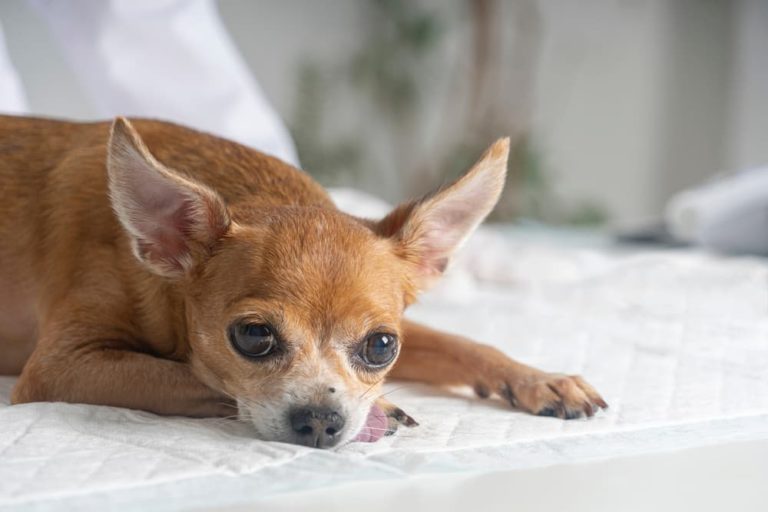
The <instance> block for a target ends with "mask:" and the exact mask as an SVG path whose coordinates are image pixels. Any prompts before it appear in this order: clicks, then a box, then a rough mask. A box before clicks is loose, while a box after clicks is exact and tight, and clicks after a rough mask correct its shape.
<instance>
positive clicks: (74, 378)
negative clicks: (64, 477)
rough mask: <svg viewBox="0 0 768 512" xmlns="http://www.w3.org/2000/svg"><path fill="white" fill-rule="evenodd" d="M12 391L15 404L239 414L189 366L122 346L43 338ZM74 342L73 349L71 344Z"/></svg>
mask: <svg viewBox="0 0 768 512" xmlns="http://www.w3.org/2000/svg"><path fill="white" fill-rule="evenodd" d="M41 342H42V344H40V345H38V347H37V349H36V350H35V352H34V353H33V354H32V356H31V357H30V359H29V361H28V362H27V364H26V366H25V367H24V370H23V371H22V373H21V376H20V378H19V380H18V382H17V383H16V386H15V388H14V390H13V394H12V396H11V402H12V403H14V404H20V403H26V402H42V401H46V402H54V401H59V402H62V401H63V402H74V403H87V404H95V405H111V406H116V407H126V408H130V409H141V410H145V411H150V412H154V413H157V414H166V415H181V416H197V417H208V416H234V415H236V414H237V408H236V406H235V405H234V403H233V402H232V401H230V400H228V399H227V398H226V397H224V396H222V395H221V394H219V393H217V392H216V391H214V390H212V389H211V388H209V387H208V386H206V385H204V384H203V383H202V382H200V381H199V380H198V379H197V378H196V377H195V376H194V375H193V374H192V372H191V370H190V367H189V365H187V364H184V363H181V362H177V361H171V360H167V359H160V358H157V357H154V356H151V355H148V354H144V353H140V352H135V351H132V350H130V349H129V348H120V347H119V346H117V345H116V344H115V343H114V342H110V343H106V342H105V343H101V342H97V341H94V342H88V343H86V344H82V345H81V346H79V347H77V346H73V345H72V344H68V343H66V341H65V340H58V341H57V340H47V341H46V340H41ZM67 347H68V348H67Z"/></svg>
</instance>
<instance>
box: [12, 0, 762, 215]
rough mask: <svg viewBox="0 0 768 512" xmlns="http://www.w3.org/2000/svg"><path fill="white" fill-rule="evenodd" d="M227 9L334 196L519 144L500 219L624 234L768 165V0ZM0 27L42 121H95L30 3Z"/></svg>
mask: <svg viewBox="0 0 768 512" xmlns="http://www.w3.org/2000/svg"><path fill="white" fill-rule="evenodd" d="M219 8H220V12H221V15H222V18H223V20H224V22H225V24H226V25H227V26H228V27H229V29H230V31H231V35H232V37H233V39H234V40H235V42H236V43H237V45H238V46H239V48H240V50H241V51H242V53H243V56H244V58H245V59H246V61H247V62H248V64H249V65H250V67H251V68H252V70H253V73H254V75H255V76H256V78H257V79H258V80H259V82H260V83H261V85H262V87H263V88H264V90H265V91H266V93H267V96H268V97H269V98H270V100H271V101H272V102H273V103H274V105H275V106H276V108H277V110H278V111H279V112H280V114H281V115H282V116H283V118H284V119H285V120H286V122H287V124H288V125H289V127H290V129H291V131H292V133H293V136H294V138H295V139H296V142H297V145H298V149H299V154H300V158H301V160H302V164H303V167H304V168H305V169H307V170H308V171H309V172H311V173H312V174H313V175H315V176H316V177H317V178H318V179H320V180H321V181H322V182H323V183H325V184H327V185H346V186H355V187H358V188H362V189H365V190H368V191H371V192H374V193H376V194H378V195H380V196H383V197H385V198H386V199H390V200H394V199H399V198H403V197H404V196H413V195H415V194H418V193H421V192H424V191H426V190H428V189H429V188H431V186H432V185H434V184H435V183H441V182H443V181H445V180H447V179H449V178H451V177H453V176H455V175H456V174H458V173H459V172H460V171H461V170H462V169H463V168H465V167H466V166H467V165H468V164H469V163H470V162H471V160H472V159H474V158H476V157H477V156H478V155H479V153H480V152H481V151H482V150H483V148H484V147H486V146H487V145H488V144H490V142H492V140H493V139H495V138H496V137H498V136H502V135H510V136H512V137H513V141H514V143H515V154H514V157H513V160H512V162H511V166H510V171H511V176H510V184H509V187H508V189H507V191H506V192H505V197H504V200H503V204H502V205H501V207H500V208H499V211H498V213H497V216H498V217H500V218H504V219H510V218H513V217H516V216H525V217H529V218H535V219H540V220H544V221H547V222H553V223H567V224H601V223H610V224H614V225H616V224H618V225H631V224H634V223H638V222H644V221H646V220H648V219H652V218H655V217H657V216H658V215H659V214H660V212H661V210H662V208H663V205H664V204H665V202H666V200H667V199H668V198H669V197H670V196H671V195H672V194H673V193H675V192H676V191H678V190H680V189H682V188H685V187H689V186H691V185H695V184H697V183H699V182H701V181H703V180H705V179H707V178H708V177H710V176H712V175H713V174H715V173H718V172H721V171H725V170H738V169H741V168H745V167H749V166H755V165H759V164H766V163H768V60H767V58H766V56H768V2H766V1H765V0H731V1H723V0H583V1H576V2H575V1H572V0H518V1H513V0H418V1H416V0H411V1H408V0H317V1H307V0H221V1H220V3H219ZM0 23H2V25H3V28H4V30H5V34H6V38H7V45H8V47H9V51H10V54H11V58H12V60H13V62H14V64H15V65H16V67H17V68H18V70H19V71H20V73H21V78H22V81H23V82H24V85H25V88H26V90H27V94H28V99H29V102H30V105H31V107H32V110H33V112H35V113H37V114H43V115H51V116H61V117H68V118H76V119H91V118H93V117H94V109H93V108H92V106H91V105H89V103H88V101H87V99H86V97H85V95H84V94H83V93H82V91H81V89H80V86H79V84H78V83H77V82H76V80H75V79H74V77H73V75H72V73H71V72H70V71H69V70H68V69H67V66H66V63H65V61H64V60H63V58H62V56H61V54H60V53H59V51H58V50H57V48H56V45H55V44H54V43H53V41H52V39H51V37H50V36H49V35H48V33H47V27H46V26H45V24H44V23H43V22H42V21H41V20H39V19H38V18H37V17H36V15H35V13H34V12H33V11H32V10H31V9H30V8H29V7H28V6H27V4H26V3H25V2H24V1H23V0H5V1H3V2H0ZM157 79H158V80H162V79H163V77H157ZM212 79H215V77H212Z"/></svg>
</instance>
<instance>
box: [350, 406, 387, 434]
mask: <svg viewBox="0 0 768 512" xmlns="http://www.w3.org/2000/svg"><path fill="white" fill-rule="evenodd" d="M388 426H389V421H388V420H387V415H386V414H384V411H382V410H381V408H380V407H379V406H377V405H373V406H372V407H371V410H370V411H368V418H367V419H366V420H365V426H364V427H363V429H362V430H361V431H360V433H359V434H357V437H355V438H354V439H353V441H361V442H363V443H375V442H376V441H378V440H379V439H381V438H382V437H384V433H385V432H386V431H387V427H388Z"/></svg>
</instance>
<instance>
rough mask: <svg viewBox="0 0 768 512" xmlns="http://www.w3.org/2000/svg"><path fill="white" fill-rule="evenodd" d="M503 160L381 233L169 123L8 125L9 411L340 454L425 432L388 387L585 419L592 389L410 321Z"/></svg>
mask: <svg viewBox="0 0 768 512" xmlns="http://www.w3.org/2000/svg"><path fill="white" fill-rule="evenodd" d="M508 151H509V141H508V140H507V139H502V140H500V141H498V142H496V143H495V144H494V145H493V146H491V148H490V149H489V150H488V151H487V152H486V153H485V155H483V156H482V158H481V159H480V160H479V162H478V163H477V164H475V166H474V167H472V168H471V169H470V170H469V171H468V172H467V173H466V174H465V175H464V176H462V177H461V178H460V179H459V180H457V181H456V182H454V183H453V184H451V185H450V186H448V187H445V188H442V189H441V190H439V191H437V192H435V193H433V194H430V195H428V196H426V197H424V198H421V199H419V200H417V201H413V202H409V203H406V204H403V205H401V206H399V207H398V208H396V209H395V210H394V211H393V212H392V213H390V214H389V215H388V216H386V217H385V218H384V219H382V220H379V221H372V220H362V219H358V218H355V217H352V216H350V215H346V214H344V213H342V212H340V211H339V210H337V209H336V208H335V207H334V205H333V203H332V202H331V200H330V199H329V197H328V195H327V194H326V193H325V191H324V190H323V189H322V188H321V187H320V186H319V185H318V184H316V183H315V182H314V181H312V179H310V178H309V176H307V175H306V174H304V173H302V172H301V171H299V170H297V169H294V168H293V167H291V166H289V165H287V164H285V163H283V162H281V161H279V160H277V159H275V158H272V157H269V156H267V155H264V154H262V153H259V152H258V151H254V150H252V149H249V148H247V147H243V146H241V145H238V144H235V143H233V142H229V141H226V140H222V139H219V138H216V137H213V136H211V135H206V134H203V133H199V132H196V131H194V130H191V129H188V128H183V127H181V126H177V125H174V124H170V123H164V122H158V121H149V120H139V119H136V120H132V121H130V122H129V121H128V120H126V119H123V118H118V119H117V120H116V121H115V122H114V123H112V126H111V129H110V124H109V123H91V124H80V123H70V122H60V121H52V120H44V119H31V118H21V117H10V116H0V240H2V242H1V243H0V374H20V378H19V380H18V382H17V384H16V387H15V389H14V391H13V396H12V401H13V403H14V404H21V403H26V402H36V401H67V402H83V403H90V404H103V405H112V406H118V407H129V408H134V409H144V410H147V411H152V412H155V413H158V414H173V415H187V416H231V415H234V414H235V413H237V414H239V417H240V418H241V419H243V420H246V421H249V422H250V423H252V424H253V427H254V428H255V430H256V433H257V435H258V436H259V437H260V438H262V439H266V440H273V441H284V442H291V443H299V444H304V445H308V446H316V447H320V448H328V447H331V446H334V445H337V444H339V443H343V442H345V441H349V440H353V439H358V440H368V441H370V440H375V439H377V438H379V437H381V435H383V434H384V433H385V432H387V433H390V432H392V431H394V429H395V428H396V427H397V425H398V423H400V424H405V425H409V426H410V425H414V424H415V422H414V421H413V420H412V419H411V418H410V417H409V416H408V415H407V414H405V413H404V412H403V411H402V410H400V409H398V408H397V407H395V406H394V405H393V404H391V403H389V402H387V401H385V400H383V399H375V397H377V396H378V393H377V390H378V389H379V387H380V386H381V383H382V381H383V380H384V377H385V376H389V377H394V378H402V379H411V380H417V381H423V382H428V383H431V384H435V385H445V386H456V385H466V386H471V387H473V388H474V389H475V391H476V392H477V394H478V395H480V396H481V397H488V396H490V395H491V394H497V395H499V396H501V397H502V398H504V399H505V400H508V401H509V402H510V403H511V404H512V405H513V406H514V407H517V408H519V409H522V410H525V411H529V412H532V413H534V414H539V415H548V416H558V417H560V418H564V419H567V418H575V417H578V416H581V415H586V416H592V415H593V414H594V412H595V411H596V410H597V409H598V408H600V407H603V408H604V407H606V404H605V402H604V401H603V399H602V398H601V397H600V396H599V395H598V394H597V393H596V392H595V391H594V390H593V389H592V388H591V387H590V386H589V385H588V384H587V383H586V382H584V380H582V379H581V378H580V377H577V376H565V375H560V374H551V373H545V372H542V371H539V370H536V369H533V368H530V367H528V366H525V365H523V364H520V363H517V362H515V361H512V360H510V359H509V358H507V357H506V356H505V355H504V354H502V353H501V352H499V351H498V350H496V349H494V348H491V347H489V346H486V345H480V344H477V343H474V342H472V341H470V340H467V339H464V338H460V337H457V336H453V335H450V334H446V333H442V332H438V331H435V330H432V329H429V328H427V327H423V326H420V325H416V324H413V323H411V322H409V321H407V320H403V319H402V315H403V311H404V310H405V309H406V308H407V307H408V305H409V304H411V303H413V302H414V300H415V299H416V297H417V295H418V293H419V292H420V291H422V290H424V289H426V288H427V287H429V285H430V284H431V283H432V282H433V281H434V280H435V279H436V278H438V277H439V276H440V275H441V274H442V273H443V271H444V270H445V268H446V265H447V264H448V261H449V258H450V257H451V255H452V253H453V252H454V251H455V250H456V249H457V247H458V246H459V245H460V244H461V243H462V242H463V241H464V240H465V239H466V238H467V236H468V235H469V234H470V233H471V232H472V230H473V229H474V228H475V227H477V225H478V224H479V223H480V222H481V221H482V220H483V219H484V218H485V216H486V215H487V214H488V213H489V212H490V211H491V209H492V208H493V206H494V205H495V203H496V201H497V200H498V197H499V194H500V192H501V190H502V187H503V184H504V176H505V173H506V166H507V156H508Z"/></svg>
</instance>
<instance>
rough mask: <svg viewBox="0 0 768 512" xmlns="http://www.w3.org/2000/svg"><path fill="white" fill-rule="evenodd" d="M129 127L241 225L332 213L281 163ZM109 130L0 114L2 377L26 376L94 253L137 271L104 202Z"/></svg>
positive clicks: (233, 147) (318, 191)
mask: <svg viewBox="0 0 768 512" xmlns="http://www.w3.org/2000/svg"><path fill="white" fill-rule="evenodd" d="M133 124H134V126H135V128H136V129H137V130H138V132H139V133H140V134H141V136H142V138H143V139H144V141H145V142H146V144H147V146H148V147H149V149H150V151H151V152H152V154H153V155H154V156H155V157H156V158H157V159H158V160H159V161H160V162H161V163H163V164H165V165H166V166H167V167H169V168H172V169H174V170H176V171H178V172H179V173H180V174H182V175H186V176H188V177H190V178H192V179H193V180H195V181H198V182H200V183H203V184H206V185H208V186H209V187H210V188H212V189H214V190H216V191H217V192H218V193H219V194H220V195H221V196H222V197H223V198H224V200H225V201H226V202H227V203H228V205H229V207H230V209H231V213H232V216H233V219H234V220H235V221H242V222H248V220H249V218H251V217H253V216H256V215H259V214H260V213H263V212H264V210H265V209H266V208H269V207H275V206H281V205H290V204H301V205H312V204H315V205H318V206H323V207H328V208H333V205H332V203H331V201H330V199H328V196H327V195H326V193H325V191H324V190H323V189H322V188H321V187H320V186H319V185H317V184H316V183H315V182H314V181H312V180H311V179H310V178H309V177H308V176H307V175H305V174H304V173H302V172H300V171H298V170H296V169H294V168H293V167H291V166H290V165H287V164H285V163H283V162H281V161H280V160H277V159H275V158H272V157H269V156H267V155H264V154H262V153H259V152H257V151H254V150H252V149H249V148H246V147H244V146H241V145H239V144H236V143H233V142H229V141H226V140H223V139H219V138H217V137H213V136H211V135H207V134H204V133H200V132H197V131H194V130H191V129H188V128H184V127H181V126H178V125H174V124H171V123H165V122H159V121H150V120H135V121H134V122H133ZM109 129H110V123H108V122H100V123H71V122H63V121H54V120H48V119H35V118H24V117H14V116H0V374H9V373H12V374H13V373H18V372H19V371H20V369H21V366H22V365H23V362H24V361H25V360H26V357H27V356H28V354H29V353H30V352H31V350H32V349H33V348H34V342H35V338H36V334H37V331H38V318H39V316H40V314H41V309H44V308H45V307H49V306H50V305H51V304H53V303H54V302H55V299H56V297H57V296H60V295H63V294H66V293H67V292H66V290H67V288H68V285H69V284H70V283H69V280H71V279H77V276H76V275H73V273H75V270H76V268H77V265H76V264H75V261H80V262H81V263H82V261H83V258H89V257H93V255H94V254H98V258H97V259H98V261H99V262H101V263H102V264H103V262H104V261H108V262H109V263H110V264H113V265H114V266H115V272H116V273H118V274H119V273H120V272H121V271H126V269H125V268H124V267H125V266H126V265H127V266H129V267H130V268H128V271H140V269H139V268H138V267H136V268H134V267H133V265H134V262H133V261H132V260H131V259H130V258H125V260H124V261H123V260H122V257H123V256H124V255H129V254H130V251H129V250H128V249H127V248H126V244H127V242H126V240H125V236H124V233H123V230H122V229H120V227H119V225H118V223H117V220H116V218H115V216H114V214H113V212H112V210H111V206H110V202H109V199H108V196H107V173H106V159H107V148H106V147H107V141H108V138H109ZM93 251H96V253H94V252H93ZM70 269H71V270H72V271H71V272H70V271H69V270H70ZM53 276H56V279H55V280H54V278H53ZM61 276H67V277H66V278H65V279H63V280H62V278H61Z"/></svg>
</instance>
